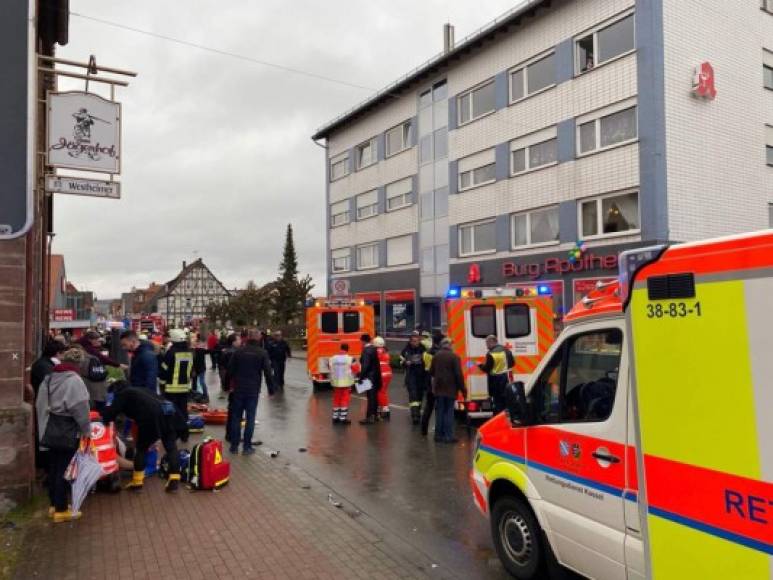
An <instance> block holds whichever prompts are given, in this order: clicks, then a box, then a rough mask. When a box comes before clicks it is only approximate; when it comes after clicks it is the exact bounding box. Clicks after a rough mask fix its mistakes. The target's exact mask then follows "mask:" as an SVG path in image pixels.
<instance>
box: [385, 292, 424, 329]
mask: <svg viewBox="0 0 773 580" xmlns="http://www.w3.org/2000/svg"><path fill="white" fill-rule="evenodd" d="M384 302H385V303H386V308H385V315H386V330H387V332H391V333H398V334H406V333H408V332H410V331H412V330H413V328H414V326H415V325H416V323H415V320H416V306H415V302H416V294H415V293H414V291H413V290H394V291H389V292H384Z"/></svg>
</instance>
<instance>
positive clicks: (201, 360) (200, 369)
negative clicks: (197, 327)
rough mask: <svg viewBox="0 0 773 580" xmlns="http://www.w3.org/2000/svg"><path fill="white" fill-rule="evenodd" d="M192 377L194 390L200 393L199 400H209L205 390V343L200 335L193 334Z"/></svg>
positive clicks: (204, 401)
mask: <svg viewBox="0 0 773 580" xmlns="http://www.w3.org/2000/svg"><path fill="white" fill-rule="evenodd" d="M193 378H194V379H195V381H196V391H197V392H200V393H201V401H202V402H203V403H208V402H209V391H208V390H207V343H205V342H204V341H203V340H201V335H198V334H197V335H195V336H194V347H193Z"/></svg>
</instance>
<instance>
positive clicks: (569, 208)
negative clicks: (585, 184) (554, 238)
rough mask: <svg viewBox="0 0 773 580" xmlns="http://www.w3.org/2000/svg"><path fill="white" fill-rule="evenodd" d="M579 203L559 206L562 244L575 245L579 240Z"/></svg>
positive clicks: (567, 202) (559, 228)
mask: <svg viewBox="0 0 773 580" xmlns="http://www.w3.org/2000/svg"><path fill="white" fill-rule="evenodd" d="M577 227H578V226H577V202H576V201H575V200H571V201H564V202H561V204H560V205H559V206H558V231H559V236H560V240H561V242H562V243H567V242H570V243H574V242H576V241H577V240H578V232H577Z"/></svg>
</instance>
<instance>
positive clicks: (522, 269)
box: [502, 253, 617, 280]
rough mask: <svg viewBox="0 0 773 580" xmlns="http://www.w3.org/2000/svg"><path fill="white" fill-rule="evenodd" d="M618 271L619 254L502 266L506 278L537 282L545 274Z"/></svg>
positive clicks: (587, 255) (588, 255) (592, 255)
mask: <svg viewBox="0 0 773 580" xmlns="http://www.w3.org/2000/svg"><path fill="white" fill-rule="evenodd" d="M616 269H617V254H610V255H608V256H597V255H596V254H593V253H588V254H585V255H584V256H583V257H582V258H580V259H579V260H577V261H576V262H574V263H572V262H570V261H569V260H568V259H562V258H548V259H547V260H545V261H543V262H533V263H531V264H516V263H515V262H505V263H503V264H502V275H503V276H504V277H505V278H518V277H521V276H528V277H529V278H531V279H533V280H536V279H537V278H539V277H540V276H542V275H543V274H568V273H570V272H585V271H587V270H616Z"/></svg>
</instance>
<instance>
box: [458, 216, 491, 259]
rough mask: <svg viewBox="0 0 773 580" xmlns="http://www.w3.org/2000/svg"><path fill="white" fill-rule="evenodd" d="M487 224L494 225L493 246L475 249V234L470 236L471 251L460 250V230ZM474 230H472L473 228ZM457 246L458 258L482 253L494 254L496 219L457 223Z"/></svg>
mask: <svg viewBox="0 0 773 580" xmlns="http://www.w3.org/2000/svg"><path fill="white" fill-rule="evenodd" d="M487 224H493V225H494V242H495V247H494V248H493V249H491V250H476V249H475V236H474V235H473V237H472V251H471V252H464V251H462V230H463V229H465V228H475V227H476V226H482V225H487ZM473 231H474V230H473ZM456 243H457V246H456V247H457V248H458V249H459V252H458V254H459V257H460V258H466V257H468V256H481V255H484V254H496V252H497V249H496V219H485V220H478V221H476V222H468V223H465V224H459V225H458V226H457V240H456Z"/></svg>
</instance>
